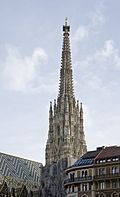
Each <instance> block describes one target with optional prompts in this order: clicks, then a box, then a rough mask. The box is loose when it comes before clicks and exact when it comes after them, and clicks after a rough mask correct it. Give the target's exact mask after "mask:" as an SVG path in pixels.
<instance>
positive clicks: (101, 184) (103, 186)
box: [100, 181, 105, 189]
mask: <svg viewBox="0 0 120 197" xmlns="http://www.w3.org/2000/svg"><path fill="white" fill-rule="evenodd" d="M100 189H105V183H104V181H102V182H100Z"/></svg>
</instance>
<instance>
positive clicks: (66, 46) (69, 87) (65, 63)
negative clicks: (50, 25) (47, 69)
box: [58, 19, 74, 97]
mask: <svg viewBox="0 0 120 197" xmlns="http://www.w3.org/2000/svg"><path fill="white" fill-rule="evenodd" d="M63 32H64V33H63V48H62V59H61V69H60V86H59V95H58V97H64V96H66V95H67V96H68V97H73V96H74V91H73V76H72V65H71V51H70V38H69V32H70V26H68V24H67V19H66V20H65V25H64V26H63Z"/></svg>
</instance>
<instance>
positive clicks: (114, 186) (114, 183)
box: [112, 180, 117, 188]
mask: <svg viewBox="0 0 120 197" xmlns="http://www.w3.org/2000/svg"><path fill="white" fill-rule="evenodd" d="M116 187H117V181H116V180H114V181H112V188H116Z"/></svg>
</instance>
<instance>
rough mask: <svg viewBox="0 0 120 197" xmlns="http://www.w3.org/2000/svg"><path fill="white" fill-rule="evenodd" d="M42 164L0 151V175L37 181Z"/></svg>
mask: <svg viewBox="0 0 120 197" xmlns="http://www.w3.org/2000/svg"><path fill="white" fill-rule="evenodd" d="M41 168H42V164H41V163H39V162H35V161H31V160H27V159H23V158H20V157H16V156H13V155H8V154H5V153H0V175H1V176H8V177H10V176H11V177H14V178H18V179H21V180H25V181H26V180H27V181H32V182H39V181H40V177H41Z"/></svg>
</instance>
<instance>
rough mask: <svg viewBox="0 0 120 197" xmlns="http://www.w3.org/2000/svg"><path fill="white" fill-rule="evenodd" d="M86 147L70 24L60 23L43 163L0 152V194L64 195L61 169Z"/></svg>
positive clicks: (68, 164)
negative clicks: (56, 82)
mask: <svg viewBox="0 0 120 197" xmlns="http://www.w3.org/2000/svg"><path fill="white" fill-rule="evenodd" d="M86 151H87V146H86V141H85V135H84V126H83V106H82V102H81V103H80V102H79V100H76V98H75V94H74V85H73V70H72V59H71V50H70V26H69V25H68V22H67V19H66V20H65V24H64V25H63V46H62V56H61V67H60V81H59V90H58V96H57V99H55V100H54V103H52V102H50V108H49V129H48V139H47V143H46V149H45V160H46V164H45V166H44V167H43V165H42V164H41V163H37V162H34V161H29V160H27V159H22V158H18V157H15V156H12V155H7V154H3V153H0V196H13V197H14V196H21V197H22V196H23V197H27V196H34V197H37V196H43V197H49V196H51V197H64V196H66V193H65V190H64V186H63V181H64V179H65V177H66V175H65V169H66V168H67V167H68V166H70V165H72V164H73V163H74V162H75V161H76V160H77V159H79V158H80V156H82V155H83V154H85V153H86Z"/></svg>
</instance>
